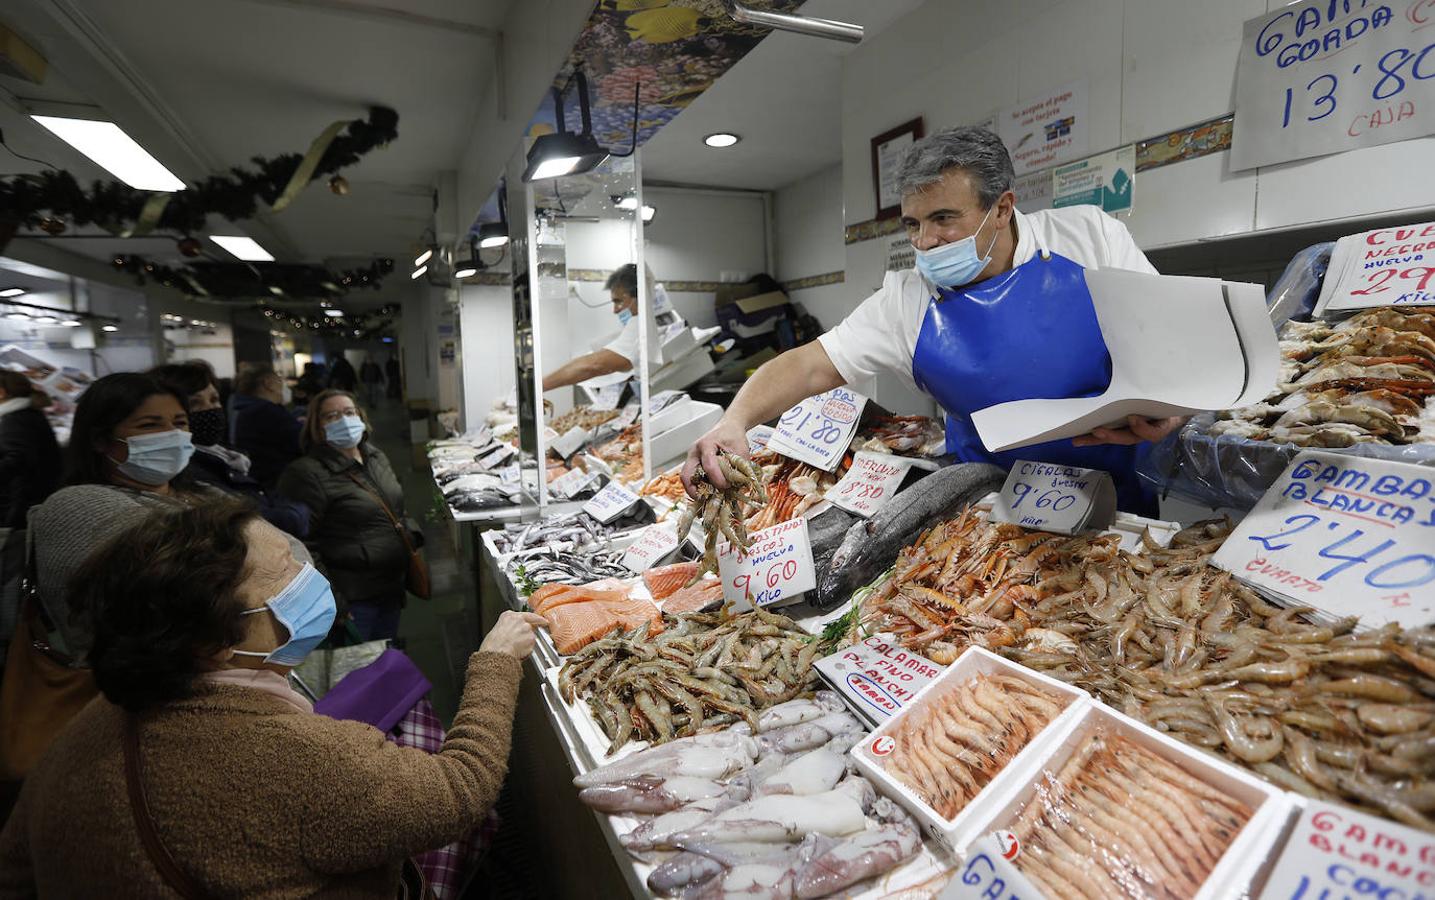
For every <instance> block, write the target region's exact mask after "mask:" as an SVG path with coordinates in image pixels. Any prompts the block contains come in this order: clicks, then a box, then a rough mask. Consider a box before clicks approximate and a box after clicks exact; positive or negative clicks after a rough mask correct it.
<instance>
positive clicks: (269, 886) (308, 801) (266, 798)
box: [0, 501, 541, 897]
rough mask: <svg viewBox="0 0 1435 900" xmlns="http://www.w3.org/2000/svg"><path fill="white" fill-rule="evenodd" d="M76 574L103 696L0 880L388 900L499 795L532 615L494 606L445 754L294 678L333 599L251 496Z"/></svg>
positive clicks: (27, 789) (33, 890)
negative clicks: (409, 861)
mask: <svg viewBox="0 0 1435 900" xmlns="http://www.w3.org/2000/svg"><path fill="white" fill-rule="evenodd" d="M73 591H74V593H73V594H72V597H73V598H74V599H75V600H76V601H78V603H82V604H83V608H84V609H86V610H87V611H88V612H89V615H90V620H91V622H92V623H93V628H94V631H93V634H94V644H93V646H92V649H91V651H90V662H91V664H92V666H93V669H94V673H95V680H96V682H97V683H98V684H99V687H100V690H101V692H102V693H103V696H101V697H99V698H96V699H95V700H94V701H93V702H91V703H90V705H89V706H87V707H86V708H85V709H84V711H83V712H82V713H80V715H79V716H77V717H76V718H75V719H74V720H73V721H72V722H71V723H70V725H69V726H68V727H67V728H66V729H65V730H64V731H63V732H62V733H61V734H60V736H59V737H58V738H57V739H56V740H55V742H54V744H52V745H51V747H50V750H49V752H48V753H47V754H46V755H45V757H44V758H43V759H42V760H41V761H40V763H39V764H38V765H37V766H36V768H35V770H34V771H33V772H32V773H31V775H30V777H29V778H28V779H26V782H25V786H24V789H23V791H22V792H21V794H20V799H19V802H18V804H17V806H16V808H15V811H14V813H13V815H12V816H11V817H10V820H9V822H8V823H7V824H6V826H5V829H4V831H3V832H0V897H30V896H37V895H38V896H43V897H83V896H91V897H95V896H118V895H124V896H146V897H150V896H175V895H177V894H178V895H180V896H185V895H188V896H209V897H221V896H230V897H308V896H340V895H342V896H348V897H358V896H365V897H394V896H396V895H397V894H398V892H399V890H400V887H399V886H400V870H401V867H402V864H403V861H404V860H405V859H406V858H407V857H408V856H409V855H411V854H413V853H416V852H419V851H422V850H427V849H432V848H435V847H440V846H443V845H444V844H447V843H450V842H452V841H454V840H457V839H458V838H460V837H461V836H463V835H464V834H467V833H468V832H469V831H471V830H472V829H473V828H474V827H475V826H477V825H478V824H479V823H480V822H481V821H482V820H483V818H484V815H485V813H486V812H487V810H488V808H489V807H490V806H492V804H493V802H494V800H495V799H496V798H497V796H498V790H499V787H500V786H501V785H502V783H503V779H504V775H505V774H506V767H507V760H508V748H509V739H510V733H511V729H512V723H513V710H514V704H515V702H516V699H517V694H518V685H519V681H520V680H521V678H522V665H521V662H520V661H521V660H522V659H523V658H524V657H526V656H527V655H528V653H529V652H530V651H531V650H532V647H533V627H534V625H535V624H538V623H539V622H541V620H540V619H538V617H536V616H532V615H530V614H520V613H504V614H503V617H502V618H500V619H499V622H498V624H497V625H496V626H495V627H494V629H493V630H492V631H491V632H490V633H489V635H488V637H487V638H485V640H484V642H483V645H482V646H481V647H480V648H479V651H478V652H477V653H475V654H474V655H473V657H472V658H471V659H470V660H469V665H468V681H467V686H466V688H465V691H464V696H463V701H462V704H461V705H460V708H459V711H458V715H457V717H456V718H455V720H454V725H453V728H452V729H451V730H450V731H449V733H448V739H447V740H446V741H445V742H444V745H443V748H442V750H441V751H440V752H439V753H437V754H434V755H430V754H427V753H424V752H422V751H419V750H415V749H412V748H403V747H398V746H396V745H394V744H392V743H389V742H388V741H385V740H384V735H383V734H381V733H380V732H379V731H377V730H375V729H374V728H372V727H371V726H369V725H365V724H360V723H357V722H346V721H337V720H333V719H328V718H325V717H324V716H320V715H316V714H314V712H313V711H312V708H311V707H310V706H309V704H308V703H307V702H306V701H305V700H304V699H303V698H302V697H300V696H299V695H298V694H296V693H294V692H293V691H292V690H291V689H290V687H289V685H288V681H287V679H286V678H285V675H286V674H287V672H288V671H289V669H290V667H292V666H293V665H295V664H297V663H298V661H299V660H301V659H302V658H303V656H304V655H305V654H306V653H307V652H308V651H309V650H310V649H312V647H313V646H314V645H315V644H317V643H318V642H319V640H321V639H322V637H323V635H324V634H326V633H327V632H328V627H329V623H330V622H331V621H332V619H333V615H334V607H333V598H332V594H331V593H330V592H329V590H328V584H327V582H325V581H324V579H323V577H322V576H320V575H319V574H318V573H317V572H316V571H315V570H314V569H313V567H312V566H310V565H308V564H306V563H303V562H301V561H300V560H299V559H298V558H296V557H295V555H294V551H293V548H292V545H291V544H290V542H289V541H288V540H287V539H286V538H285V537H284V535H283V534H282V532H280V531H278V530H277V529H275V528H274V527H273V526H271V525H269V524H267V523H265V522H264V521H263V520H262V519H260V518H259V517H258V515H257V514H256V513H255V512H254V511H252V510H251V509H249V508H248V507H244V506H236V505H233V504H232V502H230V501H224V502H219V503H212V504H205V505H204V506H202V507H197V508H189V509H182V510H179V511H164V512H159V513H156V514H154V515H152V516H151V517H150V518H148V519H146V520H145V522H144V524H143V525H142V526H141V527H137V528H132V529H129V530H127V531H125V532H124V533H123V534H121V535H120V536H119V537H117V538H116V539H114V540H113V541H112V542H110V543H109V544H108V545H106V546H105V547H103V548H102V549H100V550H99V551H97V552H96V553H95V554H93V555H92V556H91V557H90V559H89V560H87V561H86V563H85V565H84V566H83V567H81V569H80V571H79V573H78V574H77V576H76V578H75V581H74V587H73ZM127 744H128V746H127ZM145 809H147V810H148V815H147V816H146V815H145V814H144V812H143V810H145Z"/></svg>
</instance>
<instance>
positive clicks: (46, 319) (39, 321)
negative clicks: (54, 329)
mask: <svg viewBox="0 0 1435 900" xmlns="http://www.w3.org/2000/svg"><path fill="white" fill-rule="evenodd" d="M59 321H60V320H59V319H57V318H55V317H54V316H36V317H35V324H36V325H54V324H57V323H58V322H59Z"/></svg>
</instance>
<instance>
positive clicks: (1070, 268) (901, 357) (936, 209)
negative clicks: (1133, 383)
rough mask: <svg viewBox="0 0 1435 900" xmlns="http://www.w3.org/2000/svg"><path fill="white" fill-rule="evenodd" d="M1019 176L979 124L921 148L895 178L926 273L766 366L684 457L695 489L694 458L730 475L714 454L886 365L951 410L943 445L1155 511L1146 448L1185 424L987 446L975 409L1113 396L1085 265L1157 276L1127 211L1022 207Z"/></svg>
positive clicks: (891, 284)
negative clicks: (1081, 470)
mask: <svg viewBox="0 0 1435 900" xmlns="http://www.w3.org/2000/svg"><path fill="white" fill-rule="evenodd" d="M1014 181H1015V172H1014V171H1013V167H1012V162H1011V156H1010V155H1009V154H1008V153H1007V149H1006V147H1005V146H1004V145H1003V144H1002V142H1001V139H1000V138H999V137H997V135H995V134H993V133H992V132H991V131H988V130H986V129H984V128H971V127H962V128H951V129H948V130H946V131H942V132H939V133H937V134H934V135H932V136H930V137H927V138H925V139H923V140H921V141H918V142H917V143H916V145H915V146H914V147H913V148H912V149H911V151H909V152H908V154H907V157H906V159H905V160H904V161H903V164H902V169H901V172H900V173H899V185H900V189H901V193H902V223H903V225H904V226H905V227H906V231H907V236H908V238H909V239H910V240H911V242H912V246H913V247H915V248H916V260H917V265H916V269H914V270H908V271H902V272H888V273H887V275H886V278H885V280H884V281H883V283H882V287H881V289H880V290H879V291H878V292H877V293H876V294H873V295H872V296H871V297H868V298H867V299H866V300H865V301H863V303H862V304H861V305H860V306H859V307H858V308H857V309H856V310H855V311H853V313H852V314H851V315H849V316H848V317H847V318H846V319H845V320H843V321H842V322H841V323H840V324H839V325H838V326H837V327H836V328H834V329H832V330H831V331H829V332H827V333H826V334H824V335H822V336H821V337H820V338H819V339H818V340H816V341H814V342H812V343H810V344H807V345H805V346H802V347H798V348H796V349H794V350H789V351H788V352H786V353H784V354H782V355H781V356H779V357H777V358H776V359H774V360H771V361H769V362H768V363H766V364H765V365H763V366H762V367H761V368H759V369H758V370H757V372H755V373H754V374H753V376H752V377H751V378H749V379H748V381H747V383H746V384H744V385H743V388H742V390H741V391H739V392H738V395H737V397H736V398H735V399H734V401H733V403H732V405H731V406H730V407H729V408H728V410H727V412H726V414H725V415H724V416H723V418H722V419H721V420H720V421H719V422H718V424H717V425H715V426H714V427H713V429H712V430H711V431H709V432H708V433H707V434H706V435H704V436H703V437H702V438H701V439H700V440H699V441H698V443H697V444H696V445H695V446H694V447H693V448H692V450H691V451H690V453H689V454H688V462H687V465H686V466H685V467H684V469H683V481H684V483H685V484H687V485H688V486H689V491H691V490H692V488H691V481H692V473H693V470H694V469H695V468H696V466H697V464H698V463H699V462H701V463H702V464H703V469H704V470H705V471H706V472H709V473H716V472H718V471H719V469H718V466H717V464H716V462H717V461H716V458H715V454H716V452H717V450H718V448H724V449H727V450H729V451H731V452H734V453H739V454H742V455H746V454H747V437H746V434H747V430H748V429H749V428H751V427H752V426H754V425H757V424H759V423H761V422H766V421H768V420H770V419H772V418H775V417H776V416H778V415H781V414H782V413H783V412H784V411H785V410H787V409H788V408H789V407H791V406H792V405H794V404H795V403H797V402H799V401H800V400H802V399H804V398H806V397H810V396H812V395H814V394H820V393H822V392H823V391H829V390H831V389H833V388H835V387H839V386H841V385H843V384H850V383H853V382H862V381H865V380H867V379H870V378H873V377H875V376H876V375H877V374H879V373H882V372H890V373H892V374H895V375H896V376H897V377H898V378H900V379H901V380H902V381H903V382H904V383H906V384H907V385H908V386H909V387H912V388H915V389H917V390H920V391H923V392H924V393H926V394H928V395H930V396H931V397H932V399H934V400H935V401H936V402H937V403H938V404H939V405H940V406H941V407H942V409H943V410H944V411H945V412H946V416H947V452H948V453H950V454H953V455H955V456H956V458H957V459H958V460H959V461H963V462H975V461H989V462H994V463H996V464H998V465H1002V466H1010V464H1011V463H1012V462H1013V461H1014V460H1016V459H1018V458H1020V459H1030V460H1036V461H1041V462H1050V463H1057V464H1062V465H1073V466H1082V467H1085V468H1093V469H1102V470H1105V471H1107V472H1110V473H1111V475H1112V477H1113V480H1114V481H1115V482H1116V484H1117V491H1118V496H1119V498H1120V505H1121V508H1122V509H1126V510H1128V511H1133V512H1146V513H1153V512H1154V502H1153V501H1154V498H1152V497H1151V496H1149V495H1148V494H1146V493H1145V492H1144V491H1143V490H1142V488H1141V485H1140V483H1139V481H1138V480H1137V479H1136V476H1135V472H1134V467H1135V463H1136V455H1137V453H1138V452H1139V446H1138V445H1140V444H1142V443H1143V442H1146V441H1157V440H1160V439H1161V438H1163V437H1165V436H1166V435H1167V434H1169V433H1170V432H1171V431H1172V430H1174V429H1175V428H1176V427H1177V426H1178V425H1179V424H1180V421H1181V420H1179V419H1159V420H1148V419H1145V418H1142V417H1139V416H1132V417H1130V419H1129V420H1128V421H1127V423H1126V427H1121V428H1098V429H1096V430H1095V431H1093V432H1092V433H1091V434H1089V435H1083V436H1081V437H1078V438H1076V439H1075V440H1063V441H1051V442H1048V443H1045V444H1039V445H1036V446H1032V447H1023V448H1021V449H1020V450H1015V451H1009V452H1005V453H991V452H989V451H988V450H987V449H986V448H985V447H984V446H983V445H982V442H981V439H980V438H979V437H978V436H977V433H976V429H975V428H974V427H973V425H972V421H971V413H972V412H974V411H976V410H979V409H984V408H985V407H988V406H991V405H993V404H997V403H1005V402H1008V401H1012V400H1025V399H1032V398H1058V397H1079V396H1094V395H1096V394H1099V393H1101V392H1102V391H1103V390H1105V389H1106V387H1107V386H1108V385H1109V383H1110V380H1111V357H1110V355H1109V354H1108V353H1107V351H1106V344H1105V342H1104V341H1103V340H1102V337H1101V328H1100V325H1099V324H1098V322H1097V320H1096V312H1095V309H1094V307H1093V305H1092V302H1091V295H1090V294H1089V293H1088V292H1087V289H1086V282H1085V277H1084V275H1083V272H1084V270H1085V269H1087V268H1117V269H1131V270H1135V271H1138V272H1146V273H1149V274H1156V270H1155V268H1154V267H1152V265H1151V264H1150V263H1149V262H1148V261H1147V260H1146V257H1145V255H1143V254H1142V253H1141V251H1140V249H1138V248H1137V246H1136V243H1135V241H1134V240H1132V238H1131V234H1130V232H1128V231H1127V230H1126V227H1125V226H1124V225H1122V224H1121V223H1120V222H1118V221H1117V220H1116V219H1114V218H1112V217H1110V216H1108V215H1106V214H1105V213H1103V212H1102V211H1101V210H1100V209H1098V208H1096V207H1093V206H1070V207H1064V208H1061V209H1051V210H1043V211H1040V212H1035V213H1031V214H1023V213H1022V212H1020V211H1018V210H1017V208H1016V194H1015V193H1014V192H1013V190H1012V187H1013V183H1014ZM718 480H719V479H718V478H717V477H714V481H718ZM720 486H721V485H720Z"/></svg>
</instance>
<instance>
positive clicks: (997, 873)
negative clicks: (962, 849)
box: [937, 831, 1047, 900]
mask: <svg viewBox="0 0 1435 900" xmlns="http://www.w3.org/2000/svg"><path fill="white" fill-rule="evenodd" d="M1021 851H1022V848H1021V841H1019V840H1018V839H1017V836H1016V835H1014V834H1012V833H1011V832H1010V831H997V832H993V833H992V834H989V835H987V836H985V837H983V838H981V839H980V840H977V841H974V842H973V843H972V846H971V849H970V850H968V851H967V854H966V858H967V862H966V865H964V866H962V870H961V871H960V872H958V873H957V876H956V877H955V878H953V879H952V880H951V881H949V882H947V887H946V889H945V890H943V891H942V892H941V893H940V894H938V895H937V900H1041V898H1043V897H1046V896H1047V895H1046V894H1043V893H1042V892H1041V891H1039V890H1037V889H1036V886H1035V885H1033V884H1032V883H1031V881H1030V880H1029V879H1028V878H1027V877H1026V876H1025V875H1023V874H1021V872H1020V871H1019V870H1018V869H1017V867H1016V865H1015V862H1016V860H1017V859H1018V858H1020V857H1021Z"/></svg>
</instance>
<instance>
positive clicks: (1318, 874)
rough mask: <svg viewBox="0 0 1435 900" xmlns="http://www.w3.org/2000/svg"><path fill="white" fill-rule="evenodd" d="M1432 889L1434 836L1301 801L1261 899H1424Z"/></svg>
mask: <svg viewBox="0 0 1435 900" xmlns="http://www.w3.org/2000/svg"><path fill="white" fill-rule="evenodd" d="M1432 887H1435V836H1432V835H1430V834H1428V833H1426V832H1423V831H1416V830H1415V829H1414V828H1408V827H1406V826H1404V825H1397V824H1396V823H1394V822H1390V821H1387V820H1386V819H1380V818H1377V817H1375V816H1371V815H1367V814H1365V813H1361V812H1356V811H1355V810H1353V809H1350V808H1348V807H1345V806H1334V805H1332V804H1329V803H1321V802H1320V801H1319V800H1307V801H1306V807H1305V811H1304V812H1303V813H1302V814H1301V817H1300V818H1299V819H1298V820H1297V821H1296V825H1295V830H1294V831H1293V832H1291V836H1290V840H1288V841H1287V842H1286V845H1285V849H1283V850H1282V851H1281V855H1280V857H1279V859H1278V860H1277V861H1276V866H1275V869H1274V871H1272V872H1271V877H1270V878H1269V880H1267V881H1266V886H1265V888H1264V889H1263V890H1262V891H1261V900H1302V898H1306V900H1316V898H1319V897H1329V898H1332V900H1333V898H1336V897H1384V898H1390V900H1395V898H1416V897H1429V896H1431V895H1432Z"/></svg>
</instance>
